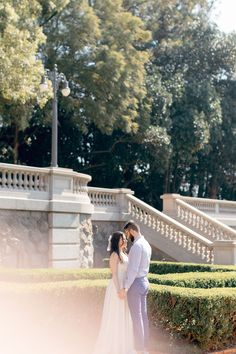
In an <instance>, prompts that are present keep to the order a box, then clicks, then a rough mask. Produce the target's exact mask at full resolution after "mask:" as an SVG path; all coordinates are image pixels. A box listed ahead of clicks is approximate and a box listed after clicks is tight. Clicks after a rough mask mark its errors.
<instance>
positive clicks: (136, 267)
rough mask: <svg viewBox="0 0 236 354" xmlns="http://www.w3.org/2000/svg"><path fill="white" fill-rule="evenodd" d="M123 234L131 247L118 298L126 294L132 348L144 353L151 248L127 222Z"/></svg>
mask: <svg viewBox="0 0 236 354" xmlns="http://www.w3.org/2000/svg"><path fill="white" fill-rule="evenodd" d="M124 232H125V235H126V237H128V238H129V239H130V240H131V241H132V242H133V245H132V247H131V249H130V252H129V263H128V268H127V276H126V279H125V284H124V289H122V290H120V293H119V296H120V298H121V299H124V298H125V296H126V294H127V298H128V304H129V308H130V313H131V317H132V321H133V329H134V346H135V350H136V351H137V354H143V353H145V350H147V348H148V337H149V323H148V316H147V293H148V289H149V282H148V279H147V274H148V271H149V265H150V259H151V246H150V245H149V243H148V242H147V241H146V240H145V238H144V237H143V236H142V235H141V233H140V228H139V226H138V225H137V224H136V223H135V222H134V221H129V222H128V223H127V224H126V225H125V227H124Z"/></svg>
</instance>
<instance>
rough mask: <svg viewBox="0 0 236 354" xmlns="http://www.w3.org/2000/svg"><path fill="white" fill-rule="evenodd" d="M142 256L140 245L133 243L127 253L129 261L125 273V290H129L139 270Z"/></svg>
mask: <svg viewBox="0 0 236 354" xmlns="http://www.w3.org/2000/svg"><path fill="white" fill-rule="evenodd" d="M141 258H142V247H141V246H140V245H138V244H135V245H133V247H132V248H131V250H130V253H129V263H128V268H127V275H126V279H125V282H124V288H125V290H126V291H128V290H129V288H130V287H131V285H132V284H133V282H134V279H135V278H136V277H137V274H138V272H139V268H140V263H141Z"/></svg>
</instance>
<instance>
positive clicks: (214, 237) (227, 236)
mask: <svg viewBox="0 0 236 354" xmlns="http://www.w3.org/2000/svg"><path fill="white" fill-rule="evenodd" d="M175 203H176V216H177V218H178V220H179V221H180V222H183V223H184V224H185V225H186V226H188V227H190V228H193V229H194V230H196V231H197V232H198V233H200V234H201V235H203V236H205V237H206V238H208V239H209V240H211V241H220V240H236V231H235V230H233V229H232V228H230V227H228V226H227V225H224V224H223V223H221V222H219V221H218V220H216V219H214V218H211V217H210V216H208V215H207V214H205V213H203V212H202V211H200V210H198V209H196V208H194V207H192V206H191V205H190V204H188V203H185V201H183V200H181V199H175Z"/></svg>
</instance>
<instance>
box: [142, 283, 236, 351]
mask: <svg viewBox="0 0 236 354" xmlns="http://www.w3.org/2000/svg"><path fill="white" fill-rule="evenodd" d="M148 305H149V309H150V313H151V317H152V319H153V320H154V321H155V320H159V321H162V322H163V323H164V324H165V325H166V326H168V327H169V329H171V330H172V331H175V332H178V333H179V334H181V336H183V337H185V338H187V339H188V340H190V341H194V342H196V343H198V345H199V346H200V347H201V348H203V349H205V350H210V349H220V348H224V347H226V346H228V345H229V344H231V343H233V342H234V341H235V334H236V319H235V314H236V289H231V288H228V289H206V290H205V289H187V288H178V287H170V286H162V285H155V284H151V289H150V293H149V298H148Z"/></svg>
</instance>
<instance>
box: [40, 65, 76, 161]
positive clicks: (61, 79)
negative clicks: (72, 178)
mask: <svg viewBox="0 0 236 354" xmlns="http://www.w3.org/2000/svg"><path fill="white" fill-rule="evenodd" d="M48 79H49V80H50V81H51V82H52V87H53V99H52V145H51V167H58V151H57V147H58V110H57V105H58V96H57V93H58V90H59V88H60V86H61V93H62V95H63V96H65V97H66V96H69V94H70V88H69V84H68V81H67V79H66V76H65V74H63V73H59V72H58V69H57V65H56V64H55V65H54V68H53V70H52V71H50V70H48V69H46V70H45V74H44V76H43V79H42V82H41V84H40V90H41V91H46V90H47V89H48V84H47V80H48Z"/></svg>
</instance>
